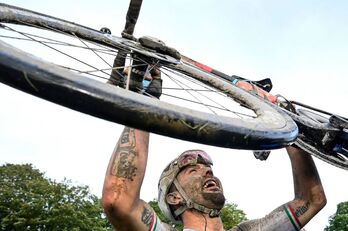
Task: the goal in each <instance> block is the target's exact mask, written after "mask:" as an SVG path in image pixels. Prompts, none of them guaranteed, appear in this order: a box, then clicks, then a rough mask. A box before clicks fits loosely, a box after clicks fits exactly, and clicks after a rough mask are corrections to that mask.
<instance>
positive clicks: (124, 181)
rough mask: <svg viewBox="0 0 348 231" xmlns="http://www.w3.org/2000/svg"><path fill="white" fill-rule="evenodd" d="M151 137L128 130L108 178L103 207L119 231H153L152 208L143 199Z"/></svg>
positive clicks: (118, 147) (106, 176) (115, 151)
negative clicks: (141, 194)
mask: <svg viewBox="0 0 348 231" xmlns="http://www.w3.org/2000/svg"><path fill="white" fill-rule="evenodd" d="M148 145H149V133H147V132H144V131H140V130H136V129H133V128H129V127H126V128H125V129H124V131H123V132H122V134H121V137H120V139H119V141H118V143H117V145H116V147H115V149H114V151H113V154H112V156H111V158H110V161H109V165H108V168H107V171H106V175H105V181H104V187H103V196H102V204H103V207H104V211H105V213H106V215H107V217H108V219H109V221H110V222H111V224H112V225H113V226H114V227H115V228H116V229H117V230H118V231H122V230H137V231H138V230H139V231H141V230H149V227H150V225H151V222H152V219H153V211H152V209H151V207H150V206H149V205H148V204H146V203H145V202H144V201H142V200H141V199H140V188H141V185H142V182H143V178H144V174H145V169H146V163H147V157H148Z"/></svg>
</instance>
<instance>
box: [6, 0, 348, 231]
mask: <svg viewBox="0 0 348 231" xmlns="http://www.w3.org/2000/svg"><path fill="white" fill-rule="evenodd" d="M2 2H4V3H8V4H11V5H16V6H20V7H24V8H28V9H31V10H35V11H39V12H44V13H46V14H49V15H53V16H56V17H60V18H64V19H66V20H69V21H74V22H76V23H79V24H83V25H88V26H89V27H92V28H95V29H100V28H101V27H104V26H107V27H109V28H110V29H111V31H112V32H113V33H114V34H119V32H121V31H122V28H123V26H124V22H125V14H126V11H127V8H128V4H129V1H128V0H118V1H109V0H100V1H89V0H84V1H82V0H75V1H66V0H61V1H41V0H11V1H6V0H5V1H2ZM217 3H218V4H217ZM347 7H348V2H346V1H338V0H333V1H322V0H317V1H314V0H313V1H312V0H308V1H300V0H292V1H286V0H284V1H278V0H277V1H276V0H264V1H258V0H222V1H214V0H200V1H184V0H175V1H174V0H167V1H158V0H157V1H155V0H144V2H143V7H142V11H141V13H140V17H139V20H138V23H137V26H136V29H135V33H134V34H135V36H136V37H140V36H142V35H151V36H154V37H158V38H160V39H161V40H163V41H165V42H166V43H167V45H169V46H173V47H175V48H177V49H178V50H179V51H180V52H181V53H182V54H185V55H186V56H189V57H191V58H193V59H195V60H198V61H200V62H202V63H205V64H207V65H209V66H212V67H214V68H215V69H218V70H221V71H223V72H225V73H228V74H235V75H240V76H244V77H247V78H249V79H261V78H264V77H270V78H271V79H272V81H273V85H274V87H273V90H272V92H273V93H274V94H282V95H283V96H286V97H287V98H288V99H292V100H297V101H300V102H303V103H306V104H309V105H312V106H314V107H318V108H321V109H324V110H327V111H331V112H333V113H337V114H341V115H343V116H346V117H347V116H348V109H347V107H345V105H347V103H346V102H345V101H346V100H347V99H348V91H347V90H346V89H345V88H346V86H347V85H348V80H347V79H348V78H347V77H346V75H347V71H348V70H347V69H348V59H347V54H348V45H347V44H346V41H348V24H347V23H346V22H347V21H348V15H347V14H346V9H347ZM122 129H123V126H122V125H119V124H115V123H111V122H108V121H104V120H102V119H98V118H94V117H91V116H88V115H85V114H82V113H79V112H76V111H73V110H70V109H67V108H64V107H61V106H58V105H56V104H53V103H49V102H47V101H44V100H42V99H39V98H35V97H33V96H30V95H28V94H25V93H22V92H20V91H18V90H14V89H12V88H10V87H7V86H5V85H3V84H0V164H5V163H18V164H22V163H32V164H33V165H34V166H35V167H36V168H38V169H40V170H41V171H43V172H45V173H46V176H47V177H49V178H52V179H56V180H57V181H61V180H63V179H64V178H67V179H70V180H72V181H73V182H74V183H76V184H84V185H88V186H89V187H90V188H91V191H92V193H94V194H95V195H97V196H101V191H102V185H103V180H104V174H105V170H106V167H107V163H108V160H109V158H110V156H111V153H112V151H113V148H114V146H115V144H116V142H117V139H118V137H119V135H120V133H121V131H122ZM192 148H200V149H204V150H206V151H207V152H208V153H209V154H210V155H211V156H212V158H213V160H214V167H213V170H214V174H215V175H216V176H218V177H219V178H220V179H221V181H222V184H223V186H224V191H225V196H226V198H227V200H228V202H232V203H236V204H238V207H239V208H240V209H242V210H243V211H244V212H245V213H246V214H247V217H248V218H249V219H253V218H259V217H262V216H264V215H266V214H267V213H268V212H270V211H272V210H273V209H274V208H276V207H278V206H279V205H281V204H283V203H285V202H287V201H290V200H292V199H293V196H294V195H293V191H294V190H293V182H292V175H291V168H290V162H289V159H288V157H287V154H286V152H285V150H276V151H272V153H271V155H270V157H269V158H268V160H267V161H264V162H261V161H259V160H256V159H255V158H254V156H253V154H252V152H251V151H240V150H232V149H225V148H217V147H212V146H206V145H200V144H196V143H190V142H185V141H181V140H177V139H172V138H168V137H164V136H159V135H155V134H152V135H151V141H150V150H149V151H150V154H149V161H148V166H147V172H146V176H145V179H144V182H143V186H142V191H141V197H142V198H143V199H144V200H146V201H149V200H152V199H153V198H156V197H157V182H158V178H159V176H160V174H161V171H162V170H163V168H164V167H165V165H166V164H167V163H168V162H169V161H170V160H172V159H173V158H175V157H176V156H177V155H178V154H180V153H181V152H183V151H184V150H186V149H192ZM315 162H316V165H317V168H318V171H319V173H320V176H321V180H322V183H323V186H324V188H325V192H326V196H327V200H328V203H327V205H326V207H325V208H324V209H323V210H322V211H321V212H320V213H319V214H318V215H317V216H316V217H314V218H313V219H312V220H311V221H310V223H309V224H308V225H307V226H306V227H305V228H306V230H307V231H317V230H323V229H324V228H325V226H326V225H327V224H328V218H329V216H330V215H333V214H334V213H335V211H336V205H337V204H338V203H340V202H343V201H348V187H347V186H346V185H345V182H346V180H347V179H348V171H345V170H342V169H339V168H336V167H333V166H331V165H329V164H327V163H324V162H323V161H321V160H318V159H316V158H315Z"/></svg>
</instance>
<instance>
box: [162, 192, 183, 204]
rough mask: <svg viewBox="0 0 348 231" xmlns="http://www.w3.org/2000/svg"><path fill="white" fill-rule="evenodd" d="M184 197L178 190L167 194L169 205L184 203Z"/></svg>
mask: <svg viewBox="0 0 348 231" xmlns="http://www.w3.org/2000/svg"><path fill="white" fill-rule="evenodd" d="M183 200H184V199H183V198H182V197H181V195H180V193H179V192H178V191H174V192H171V193H168V194H167V196H166V201H167V203H168V204H169V205H181V204H182V203H183Z"/></svg>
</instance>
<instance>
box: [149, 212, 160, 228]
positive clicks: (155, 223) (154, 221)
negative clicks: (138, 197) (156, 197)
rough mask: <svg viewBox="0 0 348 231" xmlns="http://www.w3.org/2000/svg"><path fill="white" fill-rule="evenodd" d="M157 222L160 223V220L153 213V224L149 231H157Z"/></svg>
mask: <svg viewBox="0 0 348 231" xmlns="http://www.w3.org/2000/svg"><path fill="white" fill-rule="evenodd" d="M157 222H158V218H157V215H156V213H152V220H151V224H150V227H149V231H155V230H156V228H157Z"/></svg>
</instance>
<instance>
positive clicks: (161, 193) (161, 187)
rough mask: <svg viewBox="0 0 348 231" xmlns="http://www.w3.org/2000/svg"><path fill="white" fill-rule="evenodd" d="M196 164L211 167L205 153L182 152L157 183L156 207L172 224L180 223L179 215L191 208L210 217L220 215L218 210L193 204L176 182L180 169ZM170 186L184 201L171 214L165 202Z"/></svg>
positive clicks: (195, 151)
mask: <svg viewBox="0 0 348 231" xmlns="http://www.w3.org/2000/svg"><path fill="white" fill-rule="evenodd" d="M197 163H202V164H207V165H213V162H212V160H211V158H210V157H209V155H208V154H207V153H206V152H204V151H202V150H188V151H185V152H183V153H182V154H181V155H180V156H179V157H178V158H176V159H174V160H173V161H171V162H170V163H169V164H168V165H167V167H166V168H165V169H164V170H163V172H162V174H161V177H160V180H159V182H158V205H159V207H160V209H161V210H162V212H163V214H164V215H165V216H166V217H167V218H168V219H170V220H171V221H172V222H173V223H174V224H181V223H182V221H181V220H180V217H179V215H180V214H182V213H183V212H184V211H185V210H186V209H191V208H193V209H196V210H199V211H201V212H205V213H208V214H209V215H210V216H212V217H215V216H219V214H220V210H216V209H209V208H206V207H204V206H203V205H199V204H197V203H195V202H193V201H192V200H191V199H190V198H188V196H187V194H186V193H185V191H184V190H183V189H182V187H181V185H180V184H179V182H178V181H177V180H176V176H177V175H178V173H179V172H180V170H181V169H183V168H184V167H186V166H188V165H196V164H197ZM172 184H174V185H175V186H176V188H177V190H178V191H179V193H180V194H181V196H182V197H183V198H184V200H185V205H182V206H181V207H180V208H178V209H177V210H176V211H174V212H172V210H171V208H170V206H169V204H168V203H167V201H166V196H167V194H168V191H169V189H170V187H171V185H172Z"/></svg>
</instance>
